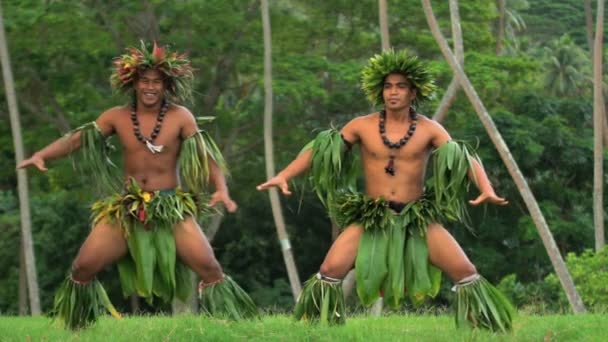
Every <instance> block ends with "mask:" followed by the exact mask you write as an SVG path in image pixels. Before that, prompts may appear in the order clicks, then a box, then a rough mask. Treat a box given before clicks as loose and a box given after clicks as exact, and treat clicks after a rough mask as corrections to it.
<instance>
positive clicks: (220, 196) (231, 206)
mask: <svg viewBox="0 0 608 342" xmlns="http://www.w3.org/2000/svg"><path fill="white" fill-rule="evenodd" d="M218 203H222V204H223V205H224V207H225V208H226V210H228V212H229V213H234V212H235V211H236V209H237V208H238V206H237V205H236V202H234V201H233V200H232V199H231V198H230V196H229V195H228V193H227V192H224V191H216V192H214V193H213V195H211V200H210V201H209V206H210V207H213V206H215V205H217V204H218Z"/></svg>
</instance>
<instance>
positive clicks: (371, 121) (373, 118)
mask: <svg viewBox="0 0 608 342" xmlns="http://www.w3.org/2000/svg"><path fill="white" fill-rule="evenodd" d="M378 117H379V113H378V112H375V113H371V114H367V115H361V116H357V117H356V118H354V119H352V120H350V121H349V122H348V123H347V124H346V125H344V127H343V128H342V130H341V132H342V136H343V137H344V139H346V141H348V142H349V143H351V144H353V143H356V142H357V141H359V140H360V138H361V136H362V134H363V133H364V131H365V130H367V129H369V127H371V126H375V125H376V123H377V122H378Z"/></svg>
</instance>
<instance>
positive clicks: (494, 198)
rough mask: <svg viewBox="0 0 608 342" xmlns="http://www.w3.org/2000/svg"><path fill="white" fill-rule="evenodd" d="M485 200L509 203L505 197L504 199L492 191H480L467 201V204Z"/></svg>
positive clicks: (503, 203) (499, 203) (502, 203)
mask: <svg viewBox="0 0 608 342" xmlns="http://www.w3.org/2000/svg"><path fill="white" fill-rule="evenodd" d="M485 202H488V203H492V204H496V205H507V204H509V201H507V200H506V199H504V198H502V197H498V195H496V194H495V193H494V192H491V193H485V192H482V193H481V194H480V195H479V196H477V198H476V199H474V200H471V201H469V204H470V205H480V204H482V203H485Z"/></svg>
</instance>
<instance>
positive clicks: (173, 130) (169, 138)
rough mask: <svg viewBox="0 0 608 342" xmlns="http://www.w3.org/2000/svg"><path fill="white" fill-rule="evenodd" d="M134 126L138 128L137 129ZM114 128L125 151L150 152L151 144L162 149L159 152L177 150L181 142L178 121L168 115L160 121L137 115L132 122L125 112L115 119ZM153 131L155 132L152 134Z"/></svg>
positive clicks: (151, 117) (152, 117)
mask: <svg viewBox="0 0 608 342" xmlns="http://www.w3.org/2000/svg"><path fill="white" fill-rule="evenodd" d="M136 127H138V128H139V129H138V130H137V129H136ZM115 130H116V135H117V136H118V138H119V139H120V143H121V144H122V146H123V149H124V151H126V152H139V151H147V152H149V153H151V152H152V151H151V150H150V149H151V148H153V147H150V145H153V146H156V148H158V149H162V152H161V153H167V152H170V151H172V150H177V149H178V148H179V145H180V143H181V139H180V133H181V129H180V126H179V122H177V120H175V119H174V118H171V117H169V115H167V116H165V118H164V119H163V121H162V122H160V123H159V122H158V120H157V118H156V117H154V116H139V117H138V120H137V122H136V123H134V122H133V120H132V119H131V117H130V115H129V114H127V115H125V116H124V117H120V118H118V119H117V123H116V125H115ZM137 131H139V134H138V132H137ZM154 132H156V134H153V133H154ZM147 141H148V142H149V144H148V143H147ZM161 146H162V147H161Z"/></svg>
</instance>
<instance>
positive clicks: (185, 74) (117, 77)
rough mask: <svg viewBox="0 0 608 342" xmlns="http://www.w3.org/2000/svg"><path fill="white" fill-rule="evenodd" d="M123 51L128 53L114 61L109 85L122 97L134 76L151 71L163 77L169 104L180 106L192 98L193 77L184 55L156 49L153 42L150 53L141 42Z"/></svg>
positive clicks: (131, 83)
mask: <svg viewBox="0 0 608 342" xmlns="http://www.w3.org/2000/svg"><path fill="white" fill-rule="evenodd" d="M127 51H128V53H126V54H124V55H121V56H119V57H116V58H115V59H114V70H113V72H112V76H111V77H110V82H111V84H112V87H113V88H114V89H115V90H117V91H119V92H123V93H128V92H130V91H132V89H133V83H134V82H135V79H136V77H137V74H138V73H140V72H142V71H145V70H147V69H154V70H158V71H160V72H161V73H162V74H163V75H164V76H165V77H166V79H165V80H166V86H167V93H168V95H169V96H170V97H172V98H173V100H178V101H179V102H182V103H183V102H185V101H187V100H190V99H191V98H192V82H193V80H194V74H193V69H192V65H191V64H190V60H189V59H188V58H187V56H186V55H185V54H179V53H177V52H174V51H169V49H168V48H167V47H159V46H158V45H156V42H154V46H153V47H152V51H149V49H148V48H147V47H146V44H145V43H144V42H143V41H141V47H140V48H139V49H137V48H134V47H130V48H127Z"/></svg>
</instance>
